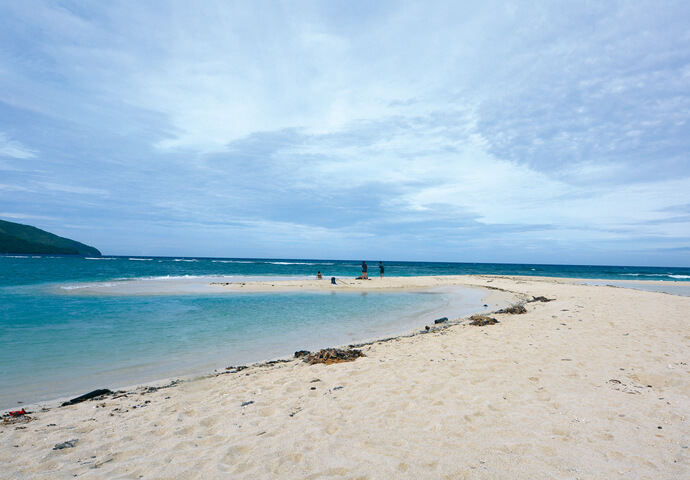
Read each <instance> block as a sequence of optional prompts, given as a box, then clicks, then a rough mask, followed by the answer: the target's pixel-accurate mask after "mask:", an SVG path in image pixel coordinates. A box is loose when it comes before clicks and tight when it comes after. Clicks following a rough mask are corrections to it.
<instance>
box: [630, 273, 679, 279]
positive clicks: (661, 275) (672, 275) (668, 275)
mask: <svg viewBox="0 0 690 480" xmlns="http://www.w3.org/2000/svg"><path fill="white" fill-rule="evenodd" d="M620 275H621V276H622V277H662V278H678V279H682V278H688V279H690V275H679V274H673V273H621V274H620Z"/></svg>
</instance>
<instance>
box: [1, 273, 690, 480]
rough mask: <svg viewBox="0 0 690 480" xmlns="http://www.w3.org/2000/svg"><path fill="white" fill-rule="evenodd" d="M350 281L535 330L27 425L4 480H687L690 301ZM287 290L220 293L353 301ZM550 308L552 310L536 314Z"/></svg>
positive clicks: (10, 446)
mask: <svg viewBox="0 0 690 480" xmlns="http://www.w3.org/2000/svg"><path fill="white" fill-rule="evenodd" d="M344 280H345V281H346V282H353V285H347V286H346V285H342V287H343V288H361V289H368V288H390V289H395V288H410V289H417V288H429V287H436V286H442V285H461V286H479V287H485V288H488V289H489V290H487V292H488V293H490V294H492V295H498V296H499V297H501V298H502V299H503V303H504V304H505V305H507V304H509V303H517V302H521V303H523V304H524V306H525V308H526V311H527V313H525V314H518V315H511V314H497V313H492V314H490V316H491V317H493V318H495V319H497V320H498V321H499V323H497V324H495V325H489V326H484V327H477V326H471V325H469V319H468V318H460V319H450V321H449V322H448V323H444V324H439V325H430V330H429V332H428V333H419V334H416V335H411V336H402V337H398V338H395V339H390V340H386V341H380V342H374V343H371V344H368V345H364V346H361V347H359V349H360V350H361V351H362V353H363V354H364V355H365V356H364V357H360V358H357V359H356V360H355V361H352V362H345V363H336V364H332V365H323V364H317V365H308V364H307V363H305V362H304V361H302V359H294V360H290V361H286V362H279V363H274V364H268V365H267V364H262V365H254V366H250V367H249V368H246V369H242V370H239V371H237V370H233V371H229V373H226V374H222V375H216V376H210V377H207V378H203V379H199V380H195V381H188V382H184V383H180V384H176V385H172V386H169V387H167V388H159V389H146V388H145V387H141V388H138V389H130V390H128V391H127V392H123V393H120V394H117V395H115V396H113V395H108V396H106V397H105V398H103V399H101V400H95V401H86V402H83V403H79V404H77V405H73V406H67V407H61V408H49V409H46V411H41V409H36V410H34V411H31V410H30V409H29V410H30V411H31V413H30V414H29V415H28V417H29V418H26V417H18V419H16V420H11V421H7V422H4V423H3V424H2V427H0V459H1V460H0V478H74V477H75V476H76V477H81V476H84V477H86V478H247V479H249V478H252V479H256V478H285V479H291V478H353V479H354V478H371V479H387V478H409V479H420V478H429V479H432V478H434V479H435V478H454V479H457V478H486V479H489V478H492V479H495V478H506V479H507V478H524V479H528V478H529V479H533V478H544V479H547V478H592V479H594V478H626V479H628V478H650V479H652V478H654V479H656V478H688V476H690V456H689V449H688V446H689V444H690V428H688V418H689V417H690V367H688V362H690V358H688V357H690V333H689V332H690V328H689V327H690V325H689V323H690V321H689V318H690V315H688V313H687V312H688V311H690V298H688V297H682V296H676V295H669V294H666V293H657V292H646V291H638V290H631V289H626V288H615V287H608V286H591V285H582V284H581V283H580V282H581V280H568V279H546V278H532V277H514V278H509V277H488V276H481V277H480V276H473V277H465V276H462V277H459V276H458V277H416V278H408V279H404V278H403V277H396V278H391V279H385V280H384V281H381V280H380V279H378V278H375V279H372V280H369V281H355V280H348V279H344ZM317 282H319V283H317ZM355 282H359V283H358V284H354V283H355ZM276 284H277V282H271V283H270V284H267V285H257V284H251V285H250V284H245V285H236V284H233V285H214V287H213V288H227V289H233V288H237V289H240V288H241V289H246V288H255V289H272V288H280V289H287V288H292V289H305V288H340V286H338V287H331V286H329V284H330V279H324V280H321V281H303V282H301V283H300V282H298V281H295V282H294V284H291V285H285V284H280V285H279V286H278V285H276ZM539 296H544V297H546V298H547V299H553V301H550V302H527V301H528V300H530V299H532V298H533V297H539ZM448 324H450V325H448ZM423 331H426V330H423ZM66 442H70V443H66ZM61 444H62V445H63V446H64V447H65V448H60V449H54V448H55V447H56V445H61Z"/></svg>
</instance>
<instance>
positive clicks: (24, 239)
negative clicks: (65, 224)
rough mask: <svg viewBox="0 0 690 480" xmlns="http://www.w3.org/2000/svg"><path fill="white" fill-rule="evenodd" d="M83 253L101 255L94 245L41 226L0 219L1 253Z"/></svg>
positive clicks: (89, 255)
mask: <svg viewBox="0 0 690 480" xmlns="http://www.w3.org/2000/svg"><path fill="white" fill-rule="evenodd" d="M8 253H9V254H13V253H20V254H31V255H82V256H88V257H100V256H101V252H99V251H98V249H96V248H94V247H90V246H88V245H84V244H83V243H80V242H77V241H75V240H70V239H69V238H63V237H59V236H57V235H54V234H52V233H49V232H46V231H45V230H41V229H40V228H36V227H32V226H30V225H22V224H21V223H13V222H7V221H5V220H0V254H8Z"/></svg>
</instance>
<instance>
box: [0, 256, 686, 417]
mask: <svg viewBox="0 0 690 480" xmlns="http://www.w3.org/2000/svg"><path fill="white" fill-rule="evenodd" d="M368 263H369V273H370V276H371V277H374V278H375V277H376V276H378V267H377V264H378V262H377V261H370V262H368ZM360 266H361V260H359V261H342V260H290V259H278V260H276V259H232V258H162V257H107V256H105V257H100V258H81V257H50V256H0V369H1V371H2V373H1V374H0V409H9V408H14V407H16V406H17V405H18V402H23V403H24V404H27V403H35V402H43V401H48V400H53V399H56V398H60V397H71V396H75V395H78V394H81V393H84V392H86V391H90V390H94V389H96V388H111V389H115V388H118V387H123V386H126V385H132V384H140V383H144V382H150V381H153V380H156V379H163V378H176V377H178V376H183V375H193V374H202V373H208V372H210V371H213V370H214V369H224V368H225V367H227V366H231V365H240V364H247V363H252V362H257V361H262V360H268V359H273V358H279V357H287V356H290V355H291V354H292V353H293V352H294V351H296V350H302V349H307V350H313V349H317V348H321V347H326V346H336V345H343V344H348V343H353V342H358V341H364V340H371V339H374V338H381V337H385V336H389V335H394V334H400V333H404V332H406V331H410V330H412V329H415V328H419V327H422V326H423V325H425V324H427V323H429V322H430V321H432V320H433V319H434V318H438V317H440V316H451V315H452V316H460V315H465V314H469V313H471V312H473V311H479V310H482V309H483V308H482V307H483V303H482V297H483V294H482V293H481V292H480V291H477V290H462V291H458V290H453V291H450V290H444V289H440V290H437V291H432V292H424V293H413V292H396V293H384V292H378V293H377V292H367V293H353V292H326V293H314V292H299V293H249V292H242V293H229V292H221V293H219V292H218V291H216V290H212V289H209V288H208V285H209V283H210V282H214V281H218V282H232V281H247V280H252V279H257V280H258V279H276V280H277V279H290V278H314V276H315V275H316V272H317V271H320V272H321V273H322V274H323V276H324V277H325V278H326V280H325V281H328V279H329V278H330V277H333V276H335V277H338V278H353V277H356V276H358V275H360V273H361V269H360ZM385 268H386V276H427V275H465V274H500V275H536V276H549V277H572V278H582V279H599V280H606V281H609V282H610V281H614V282H627V281H630V280H664V281H667V282H669V283H668V285H669V286H671V282H677V283H674V284H673V285H682V287H687V286H690V283H689V282H690V269H689V268H657V267H604V266H568V265H511V264H474V263H428V262H385Z"/></svg>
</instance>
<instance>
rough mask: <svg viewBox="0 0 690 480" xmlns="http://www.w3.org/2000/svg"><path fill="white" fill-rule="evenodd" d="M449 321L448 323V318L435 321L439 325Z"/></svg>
mask: <svg viewBox="0 0 690 480" xmlns="http://www.w3.org/2000/svg"><path fill="white" fill-rule="evenodd" d="M447 321H448V317H443V318H437V319H436V320H434V323H436V324H438V323H444V322H447Z"/></svg>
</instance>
